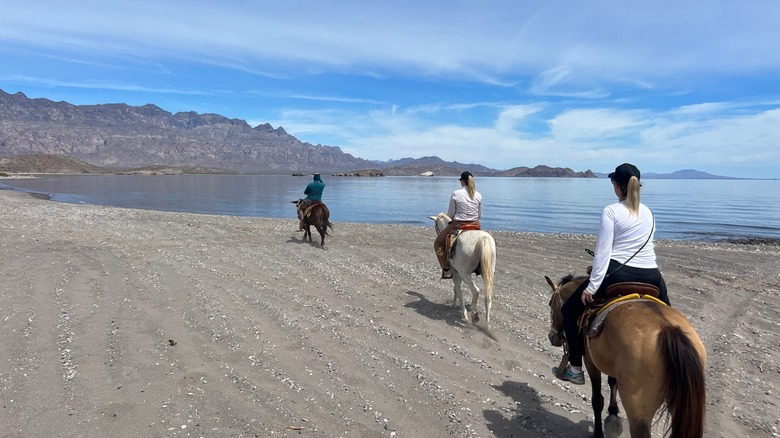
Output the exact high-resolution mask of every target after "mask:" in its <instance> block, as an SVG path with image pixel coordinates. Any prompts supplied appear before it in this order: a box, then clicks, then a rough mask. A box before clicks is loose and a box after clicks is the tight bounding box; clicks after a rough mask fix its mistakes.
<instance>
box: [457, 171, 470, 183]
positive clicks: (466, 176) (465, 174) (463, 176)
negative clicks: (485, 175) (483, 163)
mask: <svg viewBox="0 0 780 438" xmlns="http://www.w3.org/2000/svg"><path fill="white" fill-rule="evenodd" d="M469 177H472V178H474V175H472V174H471V172H469V171H468V170H467V171H465V172H463V173H461V174H460V178H458V179H459V180H460V181H466V182H468V180H469Z"/></svg>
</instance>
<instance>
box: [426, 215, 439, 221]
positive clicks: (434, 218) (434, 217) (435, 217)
mask: <svg viewBox="0 0 780 438" xmlns="http://www.w3.org/2000/svg"><path fill="white" fill-rule="evenodd" d="M428 219H430V220H432V221H435V220H436V219H438V217H437V216H428Z"/></svg>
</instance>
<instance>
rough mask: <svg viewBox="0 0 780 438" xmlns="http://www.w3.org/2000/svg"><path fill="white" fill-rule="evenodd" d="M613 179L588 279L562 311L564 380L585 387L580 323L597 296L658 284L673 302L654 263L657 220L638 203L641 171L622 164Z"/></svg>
mask: <svg viewBox="0 0 780 438" xmlns="http://www.w3.org/2000/svg"><path fill="white" fill-rule="evenodd" d="M609 178H610V179H611V180H612V186H613V188H614V190H615V195H616V196H617V197H618V200H619V201H618V202H616V203H614V204H610V205H608V206H606V207H605V208H604V211H603V212H602V213H601V225H600V227H599V234H598V239H597V241H596V251H595V255H594V257H593V269H592V271H591V273H590V278H589V279H588V281H585V282H584V283H582V284H581V285H580V287H578V288H577V290H575V291H574V293H573V294H572V295H571V296H570V297H569V298H568V299H567V300H566V302H565V303H564V304H563V308H562V311H563V318H564V330H565V331H566V340H567V342H568V344H569V363H570V364H571V366H569V367H568V368H567V369H566V370H565V372H564V373H563V378H564V380H568V381H570V382H572V383H575V384H579V385H582V384H584V383H585V375H584V373H583V372H582V355H583V353H584V350H585V346H584V345H583V340H582V336H580V334H579V327H578V326H577V321H578V320H579V317H580V315H582V312H583V311H584V310H585V306H586V305H587V304H588V303H590V302H592V301H593V298H594V296H595V297H597V298H600V297H601V296H603V294H604V293H605V291H606V289H607V287H608V286H610V285H612V284H615V283H620V282H624V281H635V282H640V283H648V284H652V285H654V286H656V287H657V288H658V289H659V290H660V294H659V298H660V299H661V301H663V302H665V303H666V304H669V297H668V296H667V293H666V283H665V282H664V279H663V277H662V276H661V271H660V270H659V269H658V265H657V264H656V261H655V249H654V247H653V236H654V234H655V219H654V217H653V213H652V212H651V211H650V209H649V208H647V206H645V205H644V204H642V203H641V202H639V191H640V187H641V184H640V183H639V178H640V173H639V169H637V168H636V166H634V165H633V164H629V163H623V164H621V165H620V166H618V167H617V168H615V171H614V172H613V173H610V174H609ZM553 371H557V370H555V369H554V370H553Z"/></svg>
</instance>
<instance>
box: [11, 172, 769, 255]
mask: <svg viewBox="0 0 780 438" xmlns="http://www.w3.org/2000/svg"><path fill="white" fill-rule="evenodd" d="M0 179H2V177H0ZM4 190H7V191H10V192H14V193H22V194H26V195H29V196H32V197H34V198H37V199H41V200H48V201H52V202H55V203H61V204H70V203H67V202H61V201H56V200H54V199H53V197H52V195H51V194H49V193H43V192H31V191H24V190H21V189H18V188H15V187H2V186H0V193H2V191H4ZM71 205H93V206H96V207H103V208H129V207H113V206H107V205H100V204H71ZM139 210H146V211H158V212H170V213H183V214H204V215H212V216H226V217H244V218H258V219H267V220H286V218H274V217H265V216H232V215H224V214H219V213H192V212H176V211H168V210H151V209H149V210H147V209H139ZM345 223H354V224H364V225H379V226H381V225H386V226H412V227H413V226H414V225H405V224H394V223H376V222H345ZM420 226H422V225H420ZM486 231H490V232H491V233H530V234H538V235H560V236H585V237H591V238H593V239H595V237H596V236H595V234H572V233H544V232H536V231H511V230H486ZM654 242H656V243H661V242H691V243H699V244H705V243H709V244H733V245H747V246H762V247H763V246H770V247H772V246H777V247H780V237H776V238H772V237H766V236H747V237H738V238H735V237H723V238H720V239H719V240H693V239H654Z"/></svg>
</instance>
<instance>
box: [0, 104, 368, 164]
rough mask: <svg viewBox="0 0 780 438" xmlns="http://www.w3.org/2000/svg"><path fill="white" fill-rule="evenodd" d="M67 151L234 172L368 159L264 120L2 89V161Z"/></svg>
mask: <svg viewBox="0 0 780 438" xmlns="http://www.w3.org/2000/svg"><path fill="white" fill-rule="evenodd" d="M18 155H43V156H68V157H72V158H74V159H76V160H80V161H83V162H85V163H89V164H91V165H93V166H98V167H103V168H109V169H125V168H131V167H143V166H168V167H185V166H189V167H203V168H217V169H226V170H230V171H237V172H274V171H276V172H288V171H305V172H311V171H319V172H331V171H347V170H354V169H365V168H372V167H374V164H373V162H372V161H369V160H364V159H362V158H356V157H353V156H352V155H350V154H346V153H344V152H342V151H341V149H339V148H338V147H333V146H322V145H312V144H310V143H304V142H301V141H300V140H298V139H297V138H295V137H293V136H291V135H290V134H288V133H287V132H285V130H284V129H283V128H281V127H279V128H276V129H274V128H273V127H272V126H271V125H269V124H264V125H258V126H256V127H254V128H253V127H251V126H249V124H247V123H246V122H245V121H243V120H239V119H228V118H226V117H223V116H220V115H218V114H197V113H194V112H179V113H176V114H171V113H169V112H167V111H164V110H162V109H161V108H159V107H157V106H155V105H151V104H148V105H144V106H129V105H125V104H104V105H71V104H69V103H67V102H53V101H51V100H48V99H29V98H27V96H25V95H24V94H22V93H16V94H13V95H11V94H8V93H5V92H3V91H2V90H0V158H3V157H10V156H18Z"/></svg>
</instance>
